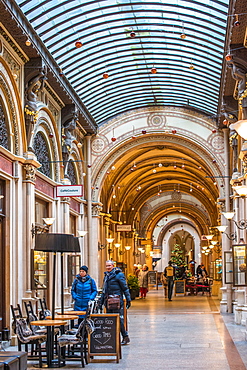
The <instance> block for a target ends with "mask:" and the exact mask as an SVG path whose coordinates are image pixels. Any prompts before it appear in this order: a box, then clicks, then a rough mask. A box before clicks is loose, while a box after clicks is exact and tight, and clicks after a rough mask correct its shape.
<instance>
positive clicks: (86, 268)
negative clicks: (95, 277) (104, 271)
mask: <svg viewBox="0 0 247 370" xmlns="http://www.w3.org/2000/svg"><path fill="white" fill-rule="evenodd" d="M80 270H84V271H86V273H87V272H88V267H87V266H81V267H80Z"/></svg>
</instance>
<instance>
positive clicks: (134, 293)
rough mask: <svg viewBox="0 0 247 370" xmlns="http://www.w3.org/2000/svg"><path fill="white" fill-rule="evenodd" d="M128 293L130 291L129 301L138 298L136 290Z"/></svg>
mask: <svg viewBox="0 0 247 370" xmlns="http://www.w3.org/2000/svg"><path fill="white" fill-rule="evenodd" d="M129 291H130V297H131V300H132V301H133V300H134V299H135V298H136V297H137V296H138V290H137V289H130V290H129Z"/></svg>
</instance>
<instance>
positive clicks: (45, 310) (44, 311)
mask: <svg viewBox="0 0 247 370" xmlns="http://www.w3.org/2000/svg"><path fill="white" fill-rule="evenodd" d="M39 303H40V308H41V310H40V311H39V318H40V320H44V319H45V318H46V316H51V311H50V310H48V307H47V304H46V299H45V298H43V299H41V298H40V299H39Z"/></svg>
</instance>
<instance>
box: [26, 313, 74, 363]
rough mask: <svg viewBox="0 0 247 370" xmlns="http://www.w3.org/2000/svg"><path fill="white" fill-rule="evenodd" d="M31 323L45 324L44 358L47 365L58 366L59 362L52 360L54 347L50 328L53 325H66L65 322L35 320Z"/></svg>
mask: <svg viewBox="0 0 247 370" xmlns="http://www.w3.org/2000/svg"><path fill="white" fill-rule="evenodd" d="M30 324H31V325H35V326H46V327H47V341H46V359H47V365H48V367H59V366H60V364H59V363H58V362H54V352H53V351H54V348H53V342H54V338H53V337H52V330H51V328H52V327H53V326H58V325H59V326H63V325H66V324H67V322H66V321H63V320H36V321H31V322H30Z"/></svg>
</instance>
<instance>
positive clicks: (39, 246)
mask: <svg viewBox="0 0 247 370" xmlns="http://www.w3.org/2000/svg"><path fill="white" fill-rule="evenodd" d="M34 250H36V251H43V252H80V244H79V240H78V238H75V237H74V235H72V234H48V233H44V234H36V235H35V247H34Z"/></svg>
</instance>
